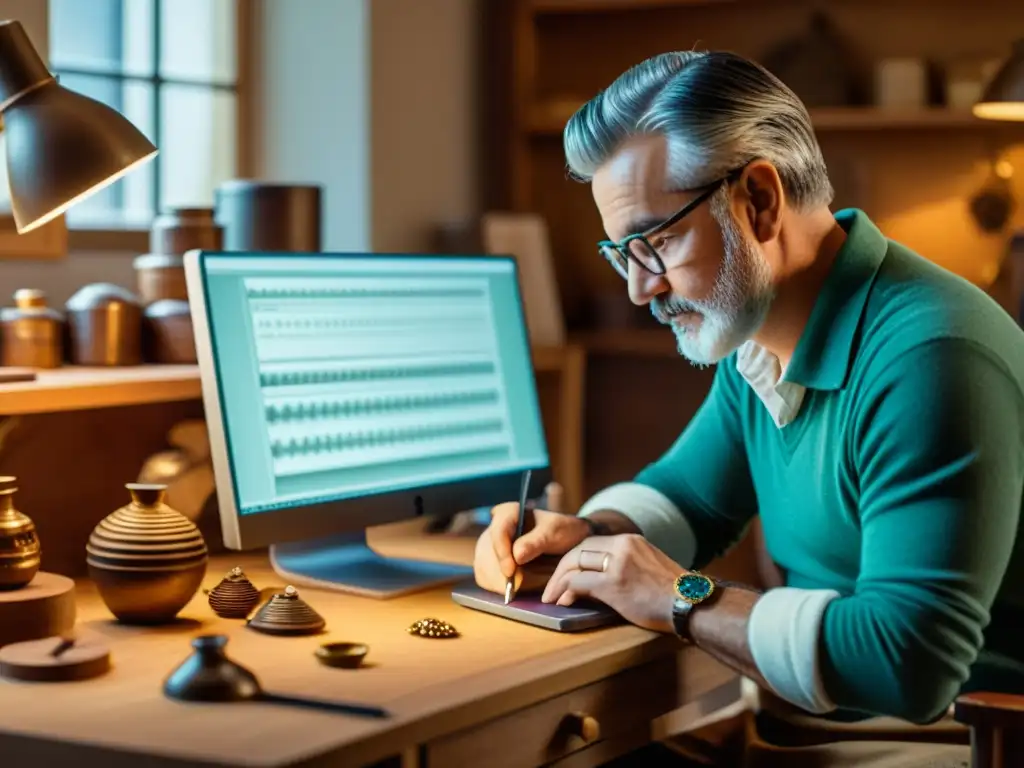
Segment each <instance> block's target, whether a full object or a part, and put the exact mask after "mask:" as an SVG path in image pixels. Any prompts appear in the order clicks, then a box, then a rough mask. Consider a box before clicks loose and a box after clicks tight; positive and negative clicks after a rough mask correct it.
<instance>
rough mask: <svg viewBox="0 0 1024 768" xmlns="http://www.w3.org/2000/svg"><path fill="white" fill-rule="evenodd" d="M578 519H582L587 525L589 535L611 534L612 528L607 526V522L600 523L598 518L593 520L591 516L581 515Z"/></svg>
mask: <svg viewBox="0 0 1024 768" xmlns="http://www.w3.org/2000/svg"><path fill="white" fill-rule="evenodd" d="M580 520H582V521H583V522H584V523H586V524H587V527H588V528H590V535H591V536H611V535H612V529H611V528H609V527H608V524H607V523H602V522H601V521H600V520H595V519H594V518H592V517H581V518H580Z"/></svg>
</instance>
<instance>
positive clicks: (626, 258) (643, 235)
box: [597, 165, 746, 279]
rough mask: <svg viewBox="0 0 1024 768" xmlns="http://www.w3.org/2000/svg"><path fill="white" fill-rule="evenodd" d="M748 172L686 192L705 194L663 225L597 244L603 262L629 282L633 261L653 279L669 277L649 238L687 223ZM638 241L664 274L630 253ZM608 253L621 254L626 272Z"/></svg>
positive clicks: (736, 172) (732, 173) (738, 171)
mask: <svg viewBox="0 0 1024 768" xmlns="http://www.w3.org/2000/svg"><path fill="white" fill-rule="evenodd" d="M744 168H746V165H743V166H741V167H739V168H736V169H734V170H732V171H729V173H727V174H726V175H725V176H722V177H721V178H719V179H715V180H714V181H712V182H709V183H708V184H703V185H701V186H699V187H693V188H692V189H688V190H683V191H684V192H696V191H697V190H701V192H700V194H699V195H697V196H696V197H695V198H693V199H692V200H690V201H689V202H688V203H686V205H684V206H683V207H682V208H680V209H679V210H678V211H676V212H675V213H673V214H672V215H671V216H669V217H668V218H667V219H665V220H664V221H662V222H661V223H660V224H655V225H654V226H653V227H651V228H650V229H647V230H645V231H643V232H634V233H633V234H632V235H626V236H625V237H624V238H622V239H621V240H619V241H618V242H615V241H614V240H599V241H598V243H597V250H598V253H600V254H601V256H602V258H604V259H605V260H606V261H607V262H608V263H609V264H611V266H612V269H614V270H615V271H616V272H617V273H618V274H619V275H620V276H621V277H624V278H627V279H628V277H629V262H630V261H633V262H634V263H635V264H636V265H637V266H638V267H640V268H641V269H643V270H644V271H646V272H649V273H650V274H652V275H664V274H666V273H667V272H668V269H666V267H665V262H664V261H662V258H661V256H659V255H658V250H657V249H656V248H655V247H654V246H653V245H651V243H650V241H648V239H647V238H648V237H653V236H654V235H657V234H660V233H662V232H664V231H665V230H666V229H668V228H669V227H672V226H675V225H676V224H678V223H679V222H680V221H682V220H683V219H685V218H686V217H687V216H689V215H690V214H691V213H692V212H693V211H694V210H696V209H697V207H698V206H699V205H700V204H701V203H703V202H704V201H706V200H707V199H708V198H710V197H711V196H712V195H713V194H715V192H717V191H718V190H719V189H721V188H722V185H723V184H731V183H732V182H734V181H736V179H738V178H739V177H740V175H741V174H742V173H743V169H744ZM636 240H638V241H640V242H641V243H643V244H644V245H645V246H646V247H647V250H648V251H649V252H650V255H651V257H652V258H653V259H654V264H655V265H656V266H657V267H658V269H659V270H660V271H656V270H654V269H651V268H650V267H649V266H647V265H646V264H644V263H643V262H642V261H641V260H640V259H639V257H637V256H636V254H634V253H633V252H632V251H631V250H630V248H629V244H630V243H632V242H633V241H636ZM607 250H611V251H614V252H616V253H618V254H619V256H621V257H622V259H623V261H622V262H620V263H621V264H622V266H623V269H619V267H618V265H617V264H616V263H615V262H613V261H612V260H611V258H609V256H608V255H606V253H605V252H606V251H607Z"/></svg>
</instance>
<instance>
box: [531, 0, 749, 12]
mask: <svg viewBox="0 0 1024 768" xmlns="http://www.w3.org/2000/svg"><path fill="white" fill-rule="evenodd" d="M736 2H738V0H531V2H530V5H531V9H532V10H533V12H534V13H535V14H545V13H596V12H600V11H633V10H636V9H638V8H664V7H666V6H667V7H673V6H679V7H681V6H687V5H725V4H727V3H736Z"/></svg>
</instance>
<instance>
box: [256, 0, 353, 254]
mask: <svg viewBox="0 0 1024 768" xmlns="http://www.w3.org/2000/svg"><path fill="white" fill-rule="evenodd" d="M253 2H258V17H259V18H260V19H261V21H260V25H259V26H260V28H259V29H258V32H257V34H258V35H259V37H258V40H257V42H256V52H257V58H258V62H259V63H258V65H257V68H256V72H255V74H254V77H253V84H254V85H255V86H256V88H257V89H258V92H257V94H256V98H255V99H254V101H255V107H256V109H255V115H256V124H255V125H254V126H253V129H254V144H255V156H256V168H255V171H256V175H257V176H258V177H260V178H264V179H268V180H273V181H280V182H296V183H316V184H322V185H323V186H324V200H323V228H322V241H323V247H324V249H325V250H365V249H367V248H369V247H370V242H371V235H370V199H369V196H370V178H369V174H370V156H369V152H368V150H367V145H368V141H369V139H368V137H369V132H370V115H369V109H370V107H369V97H368V90H369V89H368V85H369V70H370V42H369V37H370V35H369V23H370V14H369V11H368V8H367V0H298V2H296V0H289V1H285V0H253Z"/></svg>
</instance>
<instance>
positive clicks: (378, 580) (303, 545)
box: [270, 531, 473, 598]
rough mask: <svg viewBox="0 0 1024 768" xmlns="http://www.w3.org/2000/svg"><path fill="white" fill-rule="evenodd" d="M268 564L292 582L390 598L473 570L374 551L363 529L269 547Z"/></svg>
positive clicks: (449, 581)
mask: <svg viewBox="0 0 1024 768" xmlns="http://www.w3.org/2000/svg"><path fill="white" fill-rule="evenodd" d="M270 564H271V565H272V566H273V568H274V571H275V572H276V573H277V575H278V576H280V577H281V578H283V579H285V580H287V582H288V583H289V584H292V585H294V586H297V587H298V586H307V587H319V588H321V589H333V590H337V591H339V592H349V593H351V594H354V595H361V596H364V597H376V598H389V597H400V596H402V595H408V594H410V593H412V592H420V591H422V590H425V589H430V588H432V587H438V586H442V585H445V584H452V583H455V582H457V581H462V580H463V579H466V578H470V577H472V576H473V569H472V568H470V567H467V566H464V565H452V564H449V563H434V562H429V561H426V560H404V559H399V558H390V557H384V556H382V555H378V554H377V553H376V552H374V551H373V550H372V549H371V548H370V545H369V544H367V542H366V533H365V532H364V531H361V532H359V533H346V534H340V535H336V536H329V537H324V538H322V539H316V540H315V541H300V542H289V543H286V544H275V545H273V546H271V547H270Z"/></svg>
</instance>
